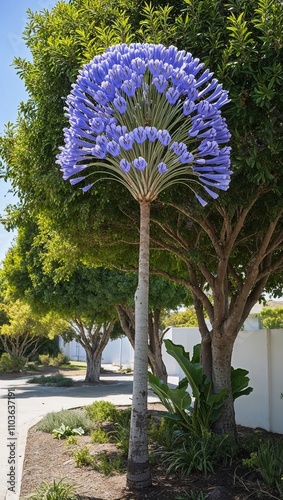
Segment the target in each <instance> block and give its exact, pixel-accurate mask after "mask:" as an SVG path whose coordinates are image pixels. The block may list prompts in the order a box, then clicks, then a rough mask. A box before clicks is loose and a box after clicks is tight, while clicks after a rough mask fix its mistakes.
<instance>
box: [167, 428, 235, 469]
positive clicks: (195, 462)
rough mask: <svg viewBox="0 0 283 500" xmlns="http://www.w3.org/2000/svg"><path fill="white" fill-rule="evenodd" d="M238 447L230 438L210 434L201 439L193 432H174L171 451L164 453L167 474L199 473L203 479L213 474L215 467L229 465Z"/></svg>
mask: <svg viewBox="0 0 283 500" xmlns="http://www.w3.org/2000/svg"><path fill="white" fill-rule="evenodd" d="M237 452H238V446H237V444H236V443H235V440H234V438H233V437H232V436H229V435H224V436H219V435H216V434H213V433H211V432H207V433H206V434H203V435H202V436H201V438H199V436H197V435H196V434H195V433H194V432H183V431H182V432H176V433H175V445H174V448H173V450H172V451H169V452H167V453H165V455H164V457H165V458H164V461H165V463H166V464H169V466H168V472H170V471H171V470H178V471H179V472H180V473H181V475H182V476H185V475H189V474H190V473H191V472H200V473H203V474H204V475H205V477H206V476H207V475H208V474H210V473H213V472H214V467H215V466H216V465H219V464H222V465H224V466H225V467H227V466H229V465H231V463H232V461H233V459H234V458H235V456H236V455H237Z"/></svg>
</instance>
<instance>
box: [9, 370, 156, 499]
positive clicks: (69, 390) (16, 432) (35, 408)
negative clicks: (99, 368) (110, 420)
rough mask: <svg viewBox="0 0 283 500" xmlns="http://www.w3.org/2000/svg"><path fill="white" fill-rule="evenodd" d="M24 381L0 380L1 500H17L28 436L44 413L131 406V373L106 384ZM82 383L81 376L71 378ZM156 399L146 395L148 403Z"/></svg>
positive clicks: (115, 376) (107, 378) (112, 377)
mask: <svg viewBox="0 0 283 500" xmlns="http://www.w3.org/2000/svg"><path fill="white" fill-rule="evenodd" d="M27 379H28V377H26V378H24V377H23V378H22V377H21V378H16V379H9V380H3V379H1V378H0V500H19V495H20V485H21V476H22V469H23V462H24V453H25V445H26V438H27V433H28V430H29V429H30V427H32V426H33V425H35V424H36V423H37V422H39V420H41V419H42V417H43V416H44V415H46V413H49V412H51V411H60V410H62V409H69V408H77V407H80V406H84V405H87V404H90V403H92V402H93V401H95V400H100V399H103V400H106V401H110V402H112V403H114V404H116V405H130V404H131V397H132V386H133V377H132V375H131V374H120V373H117V372H116V373H115V372H113V371H112V373H111V372H110V373H107V374H106V373H105V374H103V375H102V376H101V382H107V384H105V383H104V384H103V383H102V384H98V385H86V386H74V387H44V386H41V385H37V384H28V383H27ZM73 379H74V380H83V379H84V377H81V376H79V377H73ZM155 401H158V399H157V398H156V397H155V396H154V395H153V394H151V393H149V402H155Z"/></svg>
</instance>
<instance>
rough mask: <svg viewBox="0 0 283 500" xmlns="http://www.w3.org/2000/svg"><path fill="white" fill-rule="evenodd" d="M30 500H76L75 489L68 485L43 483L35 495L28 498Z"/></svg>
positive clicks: (61, 482)
mask: <svg viewBox="0 0 283 500" xmlns="http://www.w3.org/2000/svg"><path fill="white" fill-rule="evenodd" d="M28 499H29V500H75V492H74V487H73V486H72V485H70V484H68V483H64V482H63V479H60V481H55V479H54V481H53V483H47V482H46V481H43V483H42V484H41V485H40V486H39V487H38V488H36V490H35V493H33V494H31V495H29V496H28Z"/></svg>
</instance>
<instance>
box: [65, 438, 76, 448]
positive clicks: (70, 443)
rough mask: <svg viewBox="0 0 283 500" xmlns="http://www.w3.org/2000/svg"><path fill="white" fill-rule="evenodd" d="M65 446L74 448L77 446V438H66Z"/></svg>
mask: <svg viewBox="0 0 283 500" xmlns="http://www.w3.org/2000/svg"><path fill="white" fill-rule="evenodd" d="M66 444H67V445H68V446H76V445H77V444H78V438H77V437H76V436H68V437H67V439H66Z"/></svg>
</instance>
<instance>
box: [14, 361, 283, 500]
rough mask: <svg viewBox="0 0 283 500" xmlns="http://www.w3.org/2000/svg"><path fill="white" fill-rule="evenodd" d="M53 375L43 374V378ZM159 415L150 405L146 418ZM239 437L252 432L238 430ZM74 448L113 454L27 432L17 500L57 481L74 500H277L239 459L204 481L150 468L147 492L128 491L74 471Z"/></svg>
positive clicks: (120, 478)
mask: <svg viewBox="0 0 283 500" xmlns="http://www.w3.org/2000/svg"><path fill="white" fill-rule="evenodd" d="M52 371H54V370H53V369H52V370H48V369H46V370H45V373H48V372H49V373H50V372H52ZM57 371H58V369H57ZM60 371H61V372H62V370H60ZM63 373H64V374H65V375H67V376H73V375H75V374H78V373H75V372H70V371H69V370H68V372H65V371H64V372H63ZM79 374H82V372H81V371H80V372H79ZM160 410H163V407H162V405H159V404H150V405H149V412H150V413H152V414H154V415H155V416H156V415H158V413H159V412H160ZM157 418H158V417H157ZM239 431H240V432H245V433H253V432H255V431H253V430H251V429H246V428H242V427H239ZM263 432H264V434H265V435H266V434H267V433H266V432H265V431H263ZM78 446H79V447H84V446H88V447H89V449H90V452H91V453H92V454H96V453H100V452H104V453H106V454H107V455H115V454H117V453H118V450H117V448H116V446H115V444H113V443H105V444H94V443H92V442H91V438H90V436H78V444H77V445H67V443H66V440H58V439H55V438H54V437H53V436H52V435H51V434H48V433H45V432H42V431H38V430H37V429H36V426H34V427H32V428H31V429H30V430H29V432H28V437H27V444H26V450H25V459H24V466H23V476H22V484H21V495H20V500H25V499H26V497H27V495H29V494H30V493H32V492H34V490H35V489H36V488H37V487H38V486H39V485H40V484H41V483H42V482H43V481H46V482H48V483H50V482H52V481H53V480H57V481H58V480H60V479H62V478H64V482H67V483H69V484H73V485H74V486H75V491H76V495H77V496H76V498H77V500H177V499H178V498H180V499H182V500H183V499H184V500H185V498H194V497H188V495H189V494H193V493H195V495H197V494H198V493H201V492H202V493H203V494H205V495H208V496H206V497H205V498H208V499H210V498H211V499H217V500H247V499H249V500H253V499H259V498H260V499H262V500H267V499H268V498H273V499H279V497H278V496H276V493H275V491H274V490H271V489H268V488H267V487H266V486H265V485H264V483H263V481H262V478H261V476H260V474H259V473H257V472H256V471H255V472H254V473H250V472H247V469H243V467H242V457H239V458H238V459H237V460H236V461H235V462H234V463H233V465H232V466H230V467H222V466H221V467H218V468H215V471H214V474H209V475H208V476H207V477H205V476H204V474H201V473H193V474H190V475H189V476H187V477H181V476H180V475H179V474H178V473H172V474H170V475H168V474H167V473H166V467H165V466H164V464H162V462H161V461H156V463H153V464H152V467H151V471H152V486H151V487H150V488H147V489H145V490H142V491H131V490H129V489H128V488H127V486H126V473H114V474H113V475H110V476H105V475H103V474H101V473H99V472H97V471H96V470H94V469H93V468H90V467H86V466H84V467H80V468H79V467H77V466H76V464H75V460H74V457H73V452H72V449H73V450H74V448H76V449H77V447H78ZM125 467H126V463H125ZM186 495H187V496H186ZM272 495H273V496H272ZM195 498H197V496H195Z"/></svg>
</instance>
